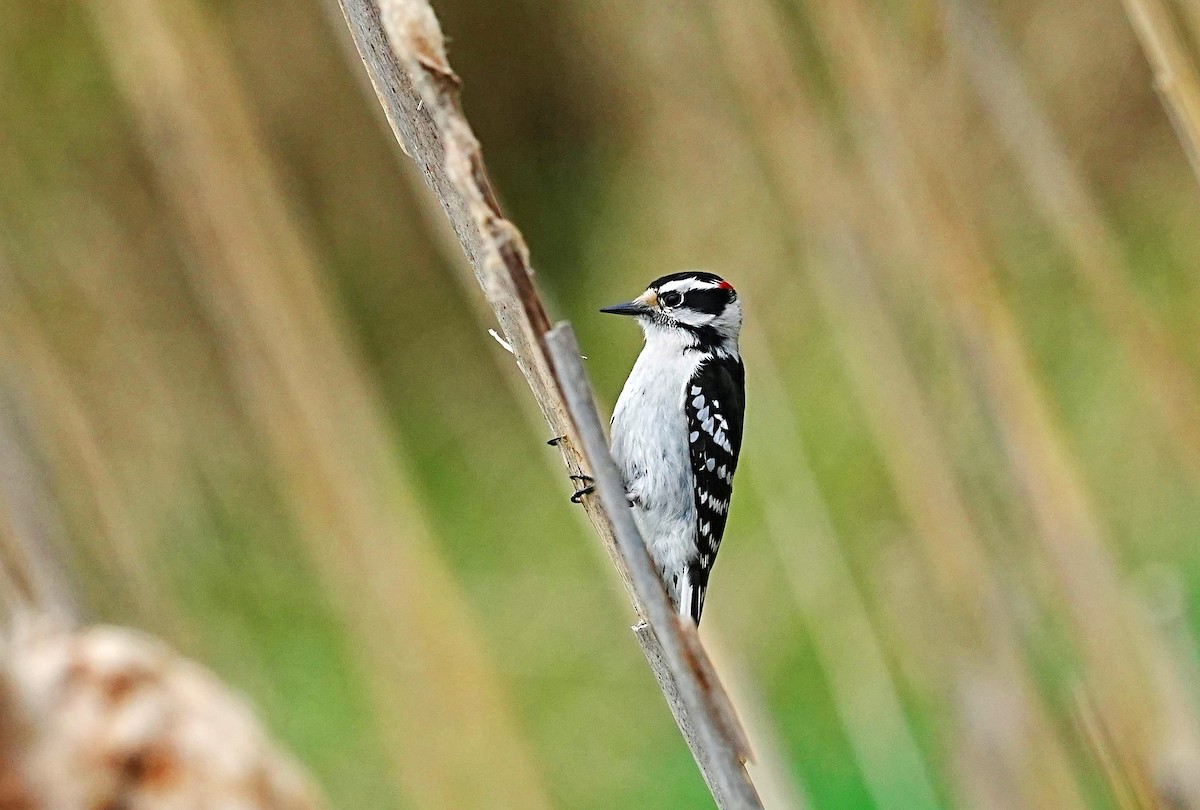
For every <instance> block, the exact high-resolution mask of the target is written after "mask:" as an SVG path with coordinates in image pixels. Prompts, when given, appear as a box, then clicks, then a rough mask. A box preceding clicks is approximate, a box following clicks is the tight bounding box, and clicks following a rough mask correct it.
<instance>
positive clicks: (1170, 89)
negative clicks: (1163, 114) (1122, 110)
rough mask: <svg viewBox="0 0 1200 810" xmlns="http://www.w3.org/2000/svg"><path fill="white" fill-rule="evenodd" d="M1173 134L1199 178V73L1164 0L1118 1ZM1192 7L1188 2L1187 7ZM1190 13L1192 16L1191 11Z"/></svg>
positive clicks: (1193, 13)
mask: <svg viewBox="0 0 1200 810" xmlns="http://www.w3.org/2000/svg"><path fill="white" fill-rule="evenodd" d="M1122 4H1123V5H1124V6H1125V13H1126V14H1127V15H1128V16H1129V21H1130V22H1131V23H1132V24H1133V29H1134V31H1136V32H1137V35H1138V39H1139V40H1140V41H1141V43H1142V50H1144V51H1145V52H1146V59H1147V60H1148V61H1149V62H1150V67H1151V68H1152V69H1153V70H1154V86H1155V89H1157V90H1158V93H1159V96H1160V97H1161V98H1162V102H1163V107H1164V108H1165V109H1166V111H1167V115H1168V117H1169V118H1170V119H1171V124H1172V125H1173V126H1174V127H1175V134H1176V135H1177V136H1178V137H1179V142H1180V143H1181V144H1182V145H1183V150H1184V152H1185V153H1186V154H1187V157H1188V161H1189V162H1190V163H1191V164H1192V171H1193V172H1195V173H1196V175H1197V177H1198V178H1200V73H1198V72H1197V69H1196V63H1195V61H1194V60H1193V59H1192V56H1191V53H1190V51H1189V49H1188V46H1187V44H1186V38H1185V37H1184V35H1183V34H1182V33H1181V32H1180V30H1179V27H1178V26H1177V24H1176V22H1175V18H1174V15H1173V14H1172V12H1171V9H1170V7H1169V6H1168V5H1167V3H1166V2H1164V0H1122ZM1190 5H1192V4H1190V3H1189V6H1190ZM1191 14H1192V15H1193V17H1194V15H1195V11H1194V10H1193V11H1192V12H1191Z"/></svg>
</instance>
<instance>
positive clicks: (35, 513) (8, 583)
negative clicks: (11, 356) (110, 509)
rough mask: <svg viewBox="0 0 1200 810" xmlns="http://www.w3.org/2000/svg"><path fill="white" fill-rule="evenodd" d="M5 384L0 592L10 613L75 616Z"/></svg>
mask: <svg viewBox="0 0 1200 810" xmlns="http://www.w3.org/2000/svg"><path fill="white" fill-rule="evenodd" d="M2 262H3V259H2V258H0V263H2ZM3 273H4V270H3V268H0V278H2V277H3ZM2 284H3V282H0V286H2ZM0 317H3V316H0ZM0 334H3V329H2V328H0ZM4 366H5V363H4V361H3V358H2V357H0V369H3V368H4ZM6 377H8V375H7V374H3V375H0V379H3V378H6ZM6 388H7V386H6V385H5V384H4V383H2V382H0V591H2V592H3V593H2V594H0V596H2V597H3V599H4V602H5V604H6V607H7V609H8V614H9V617H10V618H11V617H12V616H13V615H15V614H16V613H18V612H20V611H28V610H33V609H37V610H40V611H42V612H47V613H54V614H55V615H58V616H62V617H64V618H68V617H77V616H78V615H79V605H78V600H77V596H76V594H75V593H74V588H73V587H71V584H70V581H69V579H68V576H67V572H66V571H65V570H64V568H63V566H62V565H61V564H60V561H59V559H58V553H57V552H58V550H59V549H61V547H62V546H61V544H62V542H63V540H64V537H63V527H62V525H61V523H60V521H59V520H58V518H59V515H58V510H57V508H56V504H55V503H54V502H53V500H52V498H51V496H50V494H49V493H48V492H47V491H46V488H45V486H44V482H43V480H42V476H41V475H40V471H39V470H38V469H37V465H36V464H35V461H34V459H33V458H32V457H31V453H30V450H29V448H28V447H27V446H26V443H25V442H24V441H23V436H22V435H21V433H22V431H21V424H20V422H21V420H20V418H19V416H18V414H17V403H16V397H15V393H14V392H11V391H8V390H6Z"/></svg>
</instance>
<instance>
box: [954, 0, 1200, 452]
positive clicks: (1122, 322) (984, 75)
mask: <svg viewBox="0 0 1200 810" xmlns="http://www.w3.org/2000/svg"><path fill="white" fill-rule="evenodd" d="M942 8H943V14H944V17H945V26H944V28H945V36H946V39H947V40H948V45H949V47H950V50H951V52H952V53H953V55H954V56H955V57H956V59H957V60H958V61H960V62H961V63H962V64H963V65H965V67H966V69H967V71H968V73H969V75H970V77H971V80H972V82H973V83H974V85H975V87H976V89H977V91H978V93H979V96H980V98H981V99H982V101H983V105H984V109H985V110H986V112H987V114H988V116H989V118H990V120H991V122H992V125H993V126H994V128H995V129H996V131H997V132H998V133H999V134H1000V136H1001V138H1002V139H1003V141H1004V144H1005V146H1006V147H1007V148H1008V150H1009V152H1010V153H1011V154H1012V155H1013V157H1014V159H1015V161H1016V165H1017V167H1018V169H1019V170H1020V172H1021V175H1022V178H1023V179H1024V181H1025V184H1026V186H1028V188H1029V191H1030V193H1031V196H1032V198H1033V201H1034V202H1035V203H1036V204H1037V206H1038V207H1039V208H1040V209H1041V212H1042V216H1043V218H1044V219H1045V220H1046V222H1047V223H1048V224H1049V225H1050V226H1051V227H1053V228H1054V229H1055V230H1056V231H1057V232H1058V234H1059V236H1060V238H1061V239H1062V241H1063V243H1064V244H1065V245H1066V247H1067V249H1068V250H1069V251H1070V252H1071V254H1072V258H1073V259H1074V261H1073V262H1072V265H1071V266H1072V267H1073V268H1074V269H1075V271H1076V273H1077V274H1078V275H1079V278H1080V279H1081V281H1082V282H1083V287H1084V289H1085V290H1086V291H1087V292H1088V293H1089V294H1090V295H1091V296H1092V298H1093V300H1094V301H1095V303H1096V306H1097V308H1098V309H1099V311H1100V314H1101V315H1102V316H1103V317H1104V319H1105V323H1106V325H1107V326H1108V329H1109V331H1110V332H1111V333H1112V334H1113V335H1116V336H1119V338H1120V341H1121V343H1122V347H1123V349H1124V350H1125V353H1126V354H1127V355H1128V356H1129V358H1130V360H1131V361H1132V362H1131V365H1132V367H1133V370H1134V371H1135V373H1137V374H1138V375H1139V376H1140V377H1141V379H1142V383H1143V384H1142V386H1141V388H1142V389H1144V391H1145V392H1146V394H1147V395H1146V396H1145V397H1144V398H1143V401H1144V402H1145V403H1146V405H1147V406H1148V407H1150V408H1153V409H1155V410H1157V411H1158V412H1159V415H1160V419H1161V421H1162V422H1163V425H1164V427H1165V428H1166V430H1167V432H1168V434H1169V441H1168V442H1167V446H1168V448H1169V450H1170V451H1171V452H1173V453H1174V454H1175V455H1176V456H1177V457H1178V458H1179V459H1180V461H1182V462H1183V463H1184V465H1185V466H1186V467H1187V468H1188V469H1189V470H1190V471H1191V472H1192V474H1194V475H1195V474H1200V399H1198V398H1197V393H1196V390H1195V388H1194V385H1193V383H1192V381H1191V379H1190V377H1191V375H1190V372H1189V370H1188V368H1187V364H1186V363H1184V362H1183V360H1182V359H1181V358H1180V357H1179V356H1178V353H1177V352H1176V350H1175V348H1174V347H1173V346H1172V345H1171V342H1170V340H1169V339H1168V337H1167V335H1166V332H1165V330H1164V329H1163V327H1162V326H1161V325H1160V324H1159V323H1158V322H1157V321H1156V320H1155V318H1154V313H1153V312H1151V310H1150V309H1149V307H1148V306H1147V305H1146V302H1145V301H1144V299H1143V298H1142V297H1141V295H1140V294H1139V293H1138V292H1137V290H1135V289H1134V288H1133V287H1132V285H1130V284H1129V282H1128V280H1127V272H1128V270H1127V268H1126V267H1124V266H1123V265H1124V261H1123V259H1122V248H1121V245H1120V243H1119V241H1118V239H1117V237H1116V234H1115V233H1113V231H1112V229H1111V228H1110V227H1109V224H1108V223H1107V222H1106V221H1105V219H1104V217H1103V215H1102V214H1101V213H1100V210H1099V208H1098V206H1097V205H1096V202H1095V200H1094V199H1093V197H1092V196H1091V195H1090V194H1089V193H1088V189H1087V187H1086V185H1085V183H1084V180H1083V178H1082V177H1081V176H1080V174H1079V172H1078V171H1077V169H1076V168H1075V166H1074V165H1072V162H1071V160H1070V158H1069V157H1068V155H1067V150H1066V148H1065V147H1064V146H1063V144H1062V143H1061V141H1060V139H1059V137H1058V134H1057V133H1056V132H1055V131H1054V129H1053V127H1052V125H1051V123H1050V120H1049V117H1048V116H1047V115H1046V113H1045V111H1044V110H1043V109H1041V108H1040V107H1039V105H1038V104H1037V102H1036V101H1035V100H1034V98H1033V96H1032V94H1031V93H1030V91H1029V89H1028V88H1027V87H1026V84H1025V81H1024V79H1023V77H1022V76H1021V72H1020V67H1019V66H1018V65H1017V63H1016V60H1015V58H1014V56H1013V54H1012V53H1011V52H1010V50H1009V49H1008V48H1007V47H1006V46H1005V43H1004V41H1003V40H1002V38H1001V35H1000V32H999V31H998V30H997V29H996V24H995V22H994V20H993V19H992V18H991V17H990V16H989V15H988V14H987V12H986V11H984V10H982V9H980V8H978V7H976V5H975V4H973V3H966V2H963V1H962V0H942Z"/></svg>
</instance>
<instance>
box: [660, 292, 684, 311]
mask: <svg viewBox="0 0 1200 810" xmlns="http://www.w3.org/2000/svg"><path fill="white" fill-rule="evenodd" d="M658 300H659V303H661V304H662V305H663V306H664V307H677V306H679V305H680V304H682V303H683V296H682V295H680V294H679V293H677V292H669V293H663V294H662V295H660V296H659V297H658Z"/></svg>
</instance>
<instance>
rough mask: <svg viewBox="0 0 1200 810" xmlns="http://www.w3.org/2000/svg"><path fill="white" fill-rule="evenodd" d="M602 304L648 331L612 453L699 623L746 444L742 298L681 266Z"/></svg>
mask: <svg viewBox="0 0 1200 810" xmlns="http://www.w3.org/2000/svg"><path fill="white" fill-rule="evenodd" d="M601 311H602V312H611V313H615V314H619V315H631V316H633V317H636V318H637V320H638V323H639V324H640V325H641V327H642V330H643V332H645V335H646V346H645V348H644V349H643V350H642V353H641V355H640V356H639V357H638V359H637V362H636V363H635V364H634V366H633V370H632V371H631V372H630V374H629V379H628V380H627V381H626V383H625V388H624V389H623V390H622V391H621V396H620V398H619V399H618V400H617V407H616V409H615V411H614V413H613V421H612V451H613V457H614V458H615V459H616V461H617V465H618V467H620V469H621V472H622V474H623V475H624V477H625V485H626V488H627V490H628V493H629V499H630V502H631V503H632V505H633V514H634V518H635V519H636V521H637V524H638V528H639V529H640V530H641V533H642V537H643V539H644V540H645V541H646V547H647V549H648V550H649V551H650V555H651V557H652V558H653V559H654V561H655V563H656V564H657V565H658V567H659V569H660V571H661V573H662V577H663V583H664V584H665V585H666V587H667V592H668V594H670V596H671V599H672V600H673V601H674V602H675V604H676V606H677V607H678V609H679V611H680V613H682V614H684V615H687V616H691V617H692V619H693V620H694V621H696V622H697V623H698V622H699V621H700V614H701V612H702V611H703V609H704V597H705V594H706V593H707V590H708V580H709V574H710V573H711V571H712V567H713V563H714V562H715V561H716V558H717V551H718V549H719V548H720V546H721V538H722V536H723V535H724V533H725V521H726V518H727V517H728V515H729V502H730V497H731V495H732V493H733V473H734V470H736V469H737V461H738V453H739V451H740V450H741V446H742V422H743V416H744V413H745V372H744V369H743V366H742V359H741V355H740V353H739V351H738V332H739V330H740V329H741V325H742V308H741V303H740V302H739V300H738V295H737V292H736V291H735V290H734V289H733V286H732V285H730V284H729V283H728V282H727V281H724V280H723V279H721V278H720V277H719V276H715V275H713V274H712V273H702V272H698V271H686V272H683V273H674V274H672V275H669V276H663V277H662V278H660V279H657V280H655V281H654V282H652V283H651V284H650V286H649V287H648V288H647V289H646V291H645V292H644V293H643V294H642V295H640V296H639V297H637V298H635V299H634V300H633V301H630V302H629V303H626V304H618V305H617V306H613V307H607V308H605V309H603V310H601Z"/></svg>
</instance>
